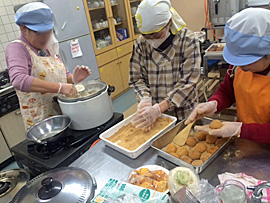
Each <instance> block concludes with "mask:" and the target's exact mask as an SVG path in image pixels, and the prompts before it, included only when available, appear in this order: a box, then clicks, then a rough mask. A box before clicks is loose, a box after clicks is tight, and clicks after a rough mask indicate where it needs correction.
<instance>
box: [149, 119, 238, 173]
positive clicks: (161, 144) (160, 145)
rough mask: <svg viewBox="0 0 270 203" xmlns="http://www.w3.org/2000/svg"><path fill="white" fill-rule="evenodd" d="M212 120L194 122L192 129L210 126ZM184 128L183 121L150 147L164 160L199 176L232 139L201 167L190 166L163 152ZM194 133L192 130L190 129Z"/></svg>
mask: <svg viewBox="0 0 270 203" xmlns="http://www.w3.org/2000/svg"><path fill="white" fill-rule="evenodd" d="M212 121H213V120H212V119H210V118H202V119H201V120H198V121H196V122H195V124H194V125H193V127H194V126H195V125H207V124H210V123H211V122H212ZM185 127H186V126H185V124H184V121H182V122H180V123H178V124H177V125H175V127H174V128H172V129H170V130H169V131H167V132H166V133H164V134H163V135H161V136H159V137H158V138H156V139H155V140H154V141H153V142H152V144H151V147H152V148H154V149H155V150H156V151H157V154H158V155H159V156H161V157H162V158H164V159H167V160H168V161H170V162H172V163H174V164H176V165H178V166H185V167H189V168H193V169H194V170H195V172H196V173H197V174H200V173H201V172H202V171H203V170H204V169H205V168H206V167H207V166H209V165H210V164H211V162H213V161H214V160H215V158H217V157H218V156H219V155H220V154H221V153H222V152H223V151H224V150H225V149H226V148H227V147H228V146H229V144H230V143H231V141H232V139H233V138H229V139H228V140H227V141H226V142H225V143H224V144H223V145H222V146H221V147H220V148H219V149H218V150H217V151H216V152H215V153H214V154H213V155H212V156H211V157H210V158H209V159H207V160H206V161H205V162H204V163H203V164H202V165H200V166H192V165H191V164H189V163H187V162H185V161H183V160H181V159H179V158H177V157H174V156H173V155H171V154H169V153H167V152H165V151H164V149H165V147H166V146H167V145H168V144H170V143H171V142H172V141H173V138H174V137H175V136H176V135H177V134H178V132H180V131H181V130H182V129H184V128H185ZM192 130H193V131H194V128H192Z"/></svg>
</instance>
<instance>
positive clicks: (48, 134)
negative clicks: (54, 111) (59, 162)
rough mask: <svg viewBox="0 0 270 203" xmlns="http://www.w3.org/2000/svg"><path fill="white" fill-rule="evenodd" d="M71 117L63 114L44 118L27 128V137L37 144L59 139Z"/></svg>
mask: <svg viewBox="0 0 270 203" xmlns="http://www.w3.org/2000/svg"><path fill="white" fill-rule="evenodd" d="M70 124H71V119H70V118H69V117H68V116H65V115H57V116H52V117H49V118H46V119H44V120H42V121H40V122H37V123H36V124H35V125H33V126H32V127H30V128H29V130H28V131H27V134H26V136H27V138H28V139H30V140H32V141H33V142H35V143H38V144H46V143H48V142H53V141H56V140H57V139H59V138H60V137H61V136H62V135H63V134H64V133H65V132H66V130H67V129H68V127H69V126H70Z"/></svg>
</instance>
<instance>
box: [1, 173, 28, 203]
mask: <svg viewBox="0 0 270 203" xmlns="http://www.w3.org/2000/svg"><path fill="white" fill-rule="evenodd" d="M29 180H30V175H29V173H28V172H27V171H25V170H24V169H13V170H7V171H1V172H0V202H5V203H9V202H11V200H12V199H13V198H14V197H15V195H16V194H17V192H18V191H19V190H20V189H21V188H22V187H23V186H24V185H25V184H27V182H28V181H29Z"/></svg>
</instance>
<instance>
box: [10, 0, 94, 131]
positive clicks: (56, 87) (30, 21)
mask: <svg viewBox="0 0 270 203" xmlns="http://www.w3.org/2000/svg"><path fill="white" fill-rule="evenodd" d="M15 22H16V24H17V25H19V26H20V29H21V37H20V38H19V39H18V40H15V41H13V42H11V43H10V44H9V45H8V47H7V49H6V62H7V66H8V70H9V76H10V80H11V83H12V85H13V86H14V88H15V90H16V93H17V96H18V98H19V102H20V109H21V113H22V117H23V121H24V125H25V128H26V129H28V128H29V127H30V126H32V125H33V124H35V123H36V122H38V121H40V120H43V119H45V118H47V117H50V116H53V115H57V114H61V111H60V108H59V106H58V104H56V103H53V97H54V96H56V95H57V94H64V95H66V96H69V97H70V96H73V95H76V94H77V90H76V88H75V87H74V85H73V84H74V83H75V84H77V83H79V82H81V81H82V80H84V79H85V78H86V77H88V76H89V75H90V74H91V72H90V69H89V68H88V67H86V66H77V67H76V68H75V70H74V72H73V74H71V73H69V72H68V71H67V70H66V68H65V66H64V64H63V63H62V61H61V60H60V59H59V57H58V55H57V50H56V49H54V47H55V45H56V44H55V43H53V42H54V41H53V40H52V39H53V36H52V28H53V13H52V10H51V9H50V8H49V7H48V6H47V5H45V4H43V3H41V2H35V3H29V4H26V5H24V6H23V7H21V8H20V9H19V10H18V11H17V12H16V15H15Z"/></svg>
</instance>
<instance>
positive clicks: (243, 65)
mask: <svg viewBox="0 0 270 203" xmlns="http://www.w3.org/2000/svg"><path fill="white" fill-rule="evenodd" d="M225 41H226V46H225V48H224V51H223V55H224V59H225V60H226V61H227V62H228V63H229V64H232V65H233V66H231V67H230V68H229V70H228V73H227V74H226V77H225V80H224V82H223V83H222V84H221V85H220V87H219V89H218V90H217V91H216V92H215V93H214V95H213V96H212V97H211V98H210V99H209V101H208V102H205V103H201V104H198V105H197V106H196V107H195V109H194V110H193V112H192V113H191V114H190V116H189V118H188V119H187V120H186V122H185V124H188V123H190V122H192V121H194V120H197V119H200V118H202V117H204V116H209V115H211V114H213V113H215V112H219V111H222V110H224V109H226V108H228V107H230V106H231V105H232V104H234V103H236V108H237V117H238V118H237V121H238V122H223V126H222V127H221V128H220V129H217V130H212V129H210V128H209V125H205V126H195V129H196V130H198V131H203V132H208V133H209V134H210V135H216V136H223V137H230V136H235V135H238V134H240V138H244V139H250V140H253V141H256V142H264V143H270V133H269V132H270V11H269V10H267V9H262V8H248V9H245V10H243V11H241V12H239V13H237V14H235V15H234V16H233V17H232V18H231V19H229V21H228V22H227V23H226V26H225Z"/></svg>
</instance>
